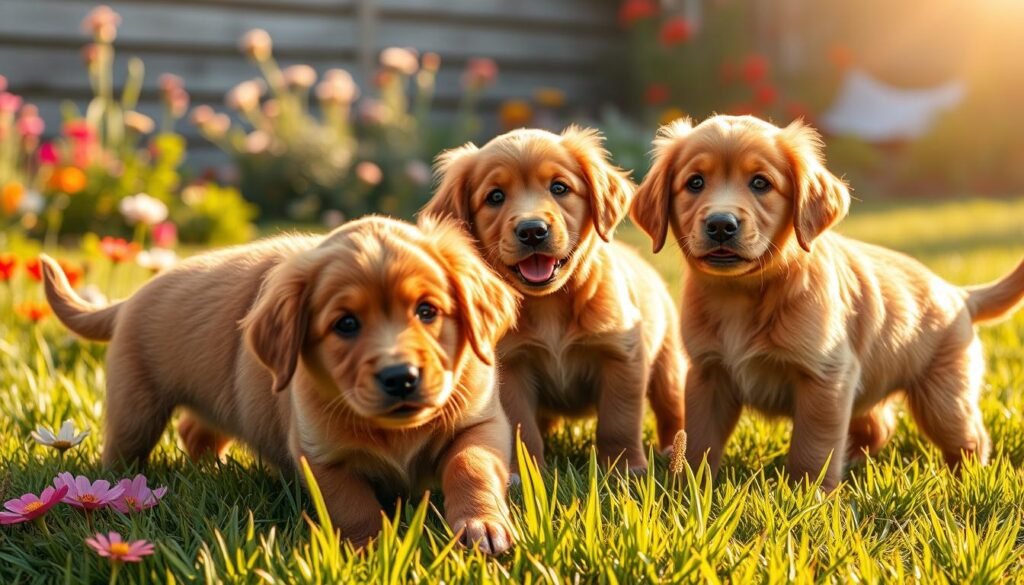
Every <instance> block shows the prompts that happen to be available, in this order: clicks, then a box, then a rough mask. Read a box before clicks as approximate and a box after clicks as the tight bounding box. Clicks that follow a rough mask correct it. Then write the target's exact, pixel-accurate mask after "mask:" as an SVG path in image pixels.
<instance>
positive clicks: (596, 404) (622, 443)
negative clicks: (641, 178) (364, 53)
mask: <svg viewBox="0 0 1024 585" xmlns="http://www.w3.org/2000/svg"><path fill="white" fill-rule="evenodd" d="M437 174H438V176H439V179H440V185H439V188H438V190H437V193H436V194H435V195H434V198H433V199H432V200H431V201H430V202H429V203H428V204H427V206H426V208H425V212H426V213H430V214H436V215H446V216H449V217H455V218H458V219H460V220H462V221H463V222H465V225H466V227H467V229H468V230H469V231H470V233H472V235H473V237H474V238H475V239H476V243H477V245H478V247H479V249H480V251H481V253H482V254H483V256H484V258H485V259H486V260H487V261H488V262H489V263H490V265H491V266H492V267H493V268H494V270H496V271H497V272H498V273H499V274H500V275H502V276H503V277H504V278H505V280H507V281H508V282H510V283H511V284H512V285H513V286H515V287H516V289H518V291H519V292H520V293H522V295H523V296H524V299H525V300H524V301H523V303H522V306H521V310H520V313H519V324H518V326H517V328H516V329H515V330H514V331H512V332H510V333H509V334H508V335H506V336H505V337H504V338H503V339H502V340H501V341H500V342H499V344H498V356H499V363H500V365H501V371H502V386H501V401H502V404H503V405H504V407H505V412H506V413H507V414H508V416H509V419H510V422H511V423H512V425H513V427H514V428H519V429H520V432H521V436H522V439H523V443H524V445H525V446H526V448H527V449H528V451H529V452H530V453H531V454H532V455H533V456H534V457H535V458H537V459H538V461H539V463H541V464H542V465H543V463H544V443H543V439H542V430H543V429H544V428H545V427H546V426H547V425H548V423H549V422H550V421H552V420H553V419H554V418H556V417H561V416H565V415H569V416H578V415H584V414H588V413H592V412H593V411H596V413H597V449H598V453H599V455H600V457H601V458H602V460H603V461H604V462H611V461H618V462H619V463H620V464H621V465H623V466H628V467H629V468H642V467H645V466H646V465H647V458H646V454H645V452H644V448H643V445H642V426H643V408H644V397H645V396H647V397H649V398H650V401H651V406H652V407H653V410H654V414H655V416H656V418H657V422H658V438H659V441H660V444H661V446H662V447H663V448H665V447H668V446H669V445H671V442H672V439H673V438H674V436H675V434H676V432H678V431H679V430H680V429H681V428H682V426H683V382H684V379H685V363H684V361H683V358H682V353H681V342H680V339H679V333H678V331H677V329H676V327H674V326H673V325H672V323H674V322H675V319H677V313H676V309H675V306H674V304H673V302H672V299H671V297H670V295H669V294H668V292H667V290H666V288H665V284H664V282H663V281H662V279H661V277H660V276H659V275H658V274H657V273H656V272H655V271H654V269H653V268H651V267H650V266H649V265H648V264H647V263H646V262H645V261H644V260H642V259H641V258H640V257H639V256H638V255H637V254H636V253H635V252H634V251H632V250H630V249H629V248H628V247H626V246H624V245H621V244H618V243H615V242H612V232H613V231H614V230H615V227H616V226H617V225H618V224H619V222H620V221H621V220H622V218H623V217H624V216H625V214H626V212H627V210H628V209H629V201H630V198H631V197H632V194H633V191H634V185H633V184H632V183H631V182H630V181H629V179H628V178H627V176H626V174H625V173H624V172H622V171H620V170H619V169H617V168H615V167H614V166H612V165H611V164H610V163H609V162H608V155H607V152H606V151H605V150H604V148H603V146H602V141H601V138H600V136H599V135H598V133H597V132H596V131H593V130H583V129H580V128H576V127H571V128H569V129H567V130H566V131H565V132H563V133H562V134H552V133H550V132H545V131H542V130H516V131H514V132H509V133H508V134H505V135H502V136H499V137H497V138H495V139H494V140H492V141H490V142H489V143H487V144H486V145H485V146H483V147H482V148H477V147H476V146H474V145H472V144H469V145H466V146H463V147H461V148H457V149H455V150H451V151H448V152H446V153H444V154H442V155H441V156H440V157H439V158H438V165H437Z"/></svg>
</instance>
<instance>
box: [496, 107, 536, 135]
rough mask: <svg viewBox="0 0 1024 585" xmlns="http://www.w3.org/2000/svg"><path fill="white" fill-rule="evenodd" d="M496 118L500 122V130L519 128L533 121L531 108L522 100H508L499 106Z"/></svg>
mask: <svg viewBox="0 0 1024 585" xmlns="http://www.w3.org/2000/svg"><path fill="white" fill-rule="evenodd" d="M498 118H499V119H500V120H501V126H502V128H504V129H506V130H512V129H514V128H521V127H523V126H526V125H528V124H529V123H530V120H531V119H533V108H531V107H530V104H528V103H526V102H525V101H523V100H508V101H506V102H505V103H503V104H501V108H500V109H499V110H498Z"/></svg>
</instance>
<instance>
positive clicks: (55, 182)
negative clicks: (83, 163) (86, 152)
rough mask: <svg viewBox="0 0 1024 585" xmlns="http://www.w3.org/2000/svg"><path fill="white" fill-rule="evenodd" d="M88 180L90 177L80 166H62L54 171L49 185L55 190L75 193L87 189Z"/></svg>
mask: <svg viewBox="0 0 1024 585" xmlns="http://www.w3.org/2000/svg"><path fill="white" fill-rule="evenodd" d="M87 182H88V178H87V177H86V176H85V173H84V172H82V169H80V168H78V167H62V168H59V169H57V170H55V171H54V172H53V175H51V176H50V180H49V181H48V183H47V185H48V186H49V187H50V188H51V189H53V190H54V191H60V192H62V193H67V194H68V195H74V194H75V193H78V192H79V191H81V190H82V189H85V185H86V183H87Z"/></svg>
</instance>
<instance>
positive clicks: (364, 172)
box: [356, 161, 384, 186]
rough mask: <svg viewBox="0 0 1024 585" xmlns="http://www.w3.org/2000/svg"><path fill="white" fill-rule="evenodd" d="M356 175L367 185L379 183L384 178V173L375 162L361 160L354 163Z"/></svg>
mask: <svg viewBox="0 0 1024 585" xmlns="http://www.w3.org/2000/svg"><path fill="white" fill-rule="evenodd" d="M356 176H357V177H359V180H360V181H362V182H364V183H366V184H367V185H371V186H372V185H379V184H380V182H381V180H383V179H384V173H383V171H381V170H380V167H379V166H377V165H376V164H375V163H372V162H369V161H363V162H361V163H359V164H357V165H356Z"/></svg>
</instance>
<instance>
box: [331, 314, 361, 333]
mask: <svg viewBox="0 0 1024 585" xmlns="http://www.w3.org/2000/svg"><path fill="white" fill-rule="evenodd" d="M360 327H361V325H360V323H359V319H356V317H355V315H345V316H344V317H342V318H341V319H338V320H337V321H335V322H334V332H335V333H337V334H338V335H340V336H341V337H347V338H351V337H355V336H356V335H359V328H360Z"/></svg>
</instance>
